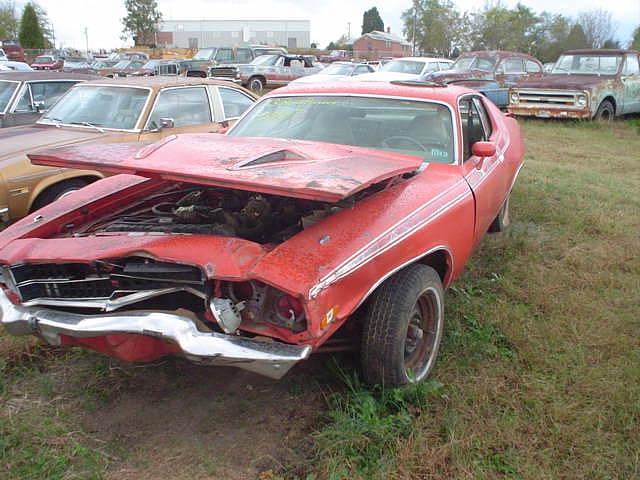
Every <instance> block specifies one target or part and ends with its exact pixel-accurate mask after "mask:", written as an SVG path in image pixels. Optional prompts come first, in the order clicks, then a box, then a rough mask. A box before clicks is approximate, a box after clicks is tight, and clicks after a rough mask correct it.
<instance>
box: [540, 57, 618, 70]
mask: <svg viewBox="0 0 640 480" xmlns="http://www.w3.org/2000/svg"><path fill="white" fill-rule="evenodd" d="M621 63H622V56H621V55H561V56H560V58H559V59H558V61H557V62H556V64H555V66H554V67H553V70H551V73H583V74H592V75H594V74H595V75H615V74H616V73H618V69H619V68H620V64H621Z"/></svg>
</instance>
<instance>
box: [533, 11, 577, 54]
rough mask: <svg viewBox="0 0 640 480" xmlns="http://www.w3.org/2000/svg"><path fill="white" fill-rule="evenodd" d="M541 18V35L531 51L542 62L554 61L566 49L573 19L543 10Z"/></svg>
mask: <svg viewBox="0 0 640 480" xmlns="http://www.w3.org/2000/svg"><path fill="white" fill-rule="evenodd" d="M540 19H541V23H540V25H539V32H538V33H539V35H538V37H537V39H536V41H535V44H534V45H533V48H532V50H531V52H530V53H531V54H532V55H533V56H535V57H536V58H538V59H539V60H540V61H542V62H552V61H555V60H557V58H558V57H559V56H560V54H561V53H562V52H563V51H564V50H566V43H567V38H568V37H569V32H570V31H571V21H570V19H568V18H567V17H565V16H563V15H556V14H551V13H548V12H542V13H541V14H540Z"/></svg>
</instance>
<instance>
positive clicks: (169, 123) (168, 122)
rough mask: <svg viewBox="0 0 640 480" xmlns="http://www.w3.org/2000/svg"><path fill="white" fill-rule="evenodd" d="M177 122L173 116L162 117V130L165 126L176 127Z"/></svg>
mask: <svg viewBox="0 0 640 480" xmlns="http://www.w3.org/2000/svg"><path fill="white" fill-rule="evenodd" d="M175 126H176V125H175V122H174V120H173V118H161V119H160V130H163V129H165V128H175Z"/></svg>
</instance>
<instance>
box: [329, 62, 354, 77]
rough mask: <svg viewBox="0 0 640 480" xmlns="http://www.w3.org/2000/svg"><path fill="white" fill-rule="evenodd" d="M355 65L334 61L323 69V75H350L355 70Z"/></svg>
mask: <svg viewBox="0 0 640 480" xmlns="http://www.w3.org/2000/svg"><path fill="white" fill-rule="evenodd" d="M353 68H354V67H353V65H345V64H344V63H332V64H331V65H329V66H328V67H327V68H325V69H324V70H322V74H323V75H349V74H351V72H352V71H353Z"/></svg>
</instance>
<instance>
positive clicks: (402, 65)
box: [357, 57, 453, 82]
mask: <svg viewBox="0 0 640 480" xmlns="http://www.w3.org/2000/svg"><path fill="white" fill-rule="evenodd" d="M451 65H453V62H452V61H451V60H448V59H446V58H432V57H404V58H396V59H393V60H391V61H389V62H387V63H385V64H383V65H382V66H381V67H380V68H378V70H376V71H375V72H373V73H365V74H364V75H363V76H361V77H359V78H358V79H357V80H358V81H361V80H366V81H370V82H374V81H375V82H389V81H393V80H418V79H419V78H421V77H424V76H425V75H428V74H429V73H430V72H437V71H439V70H446V69H448V68H451Z"/></svg>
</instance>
